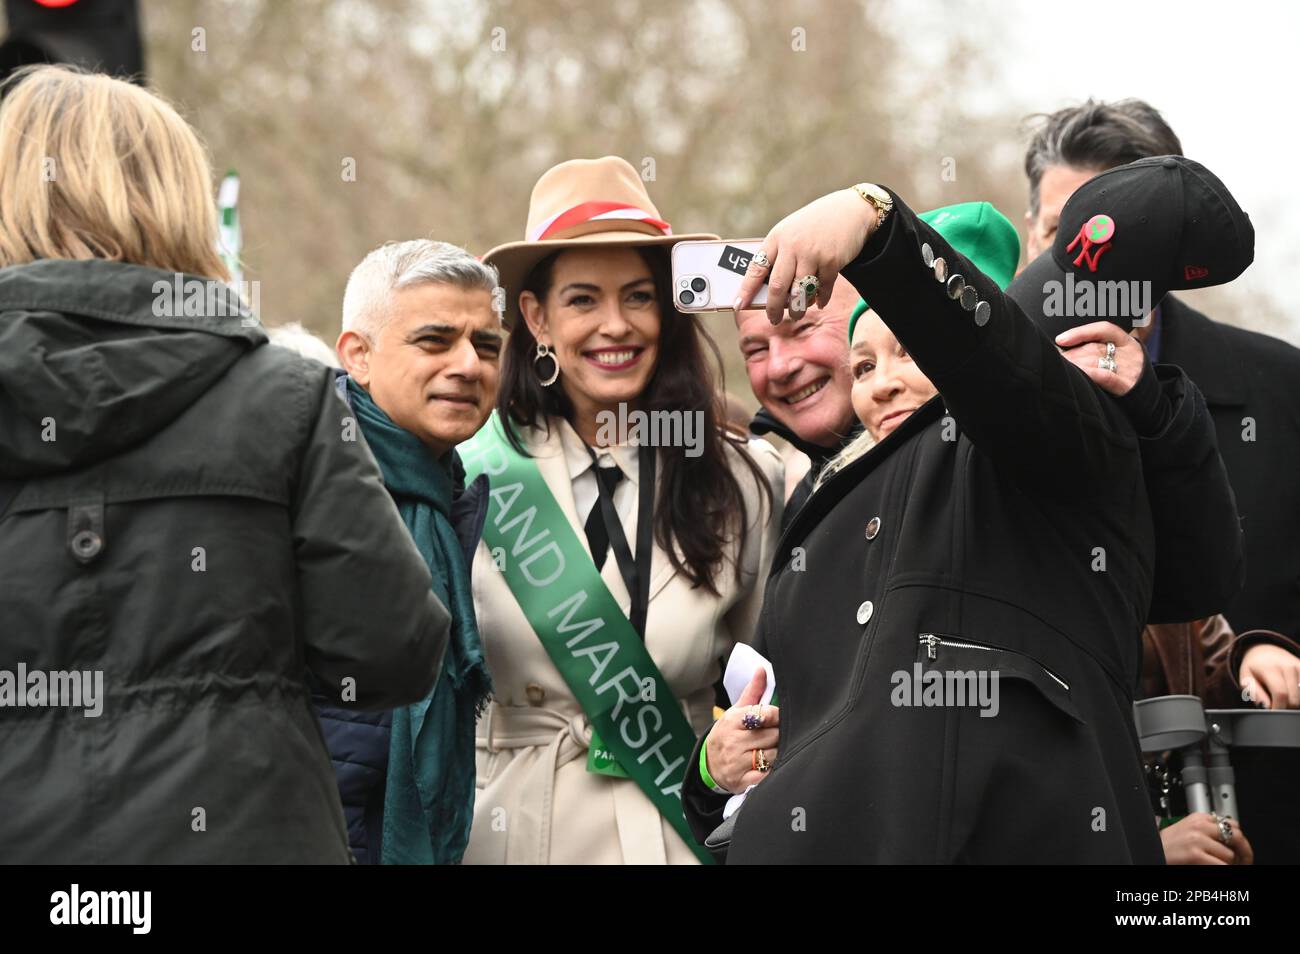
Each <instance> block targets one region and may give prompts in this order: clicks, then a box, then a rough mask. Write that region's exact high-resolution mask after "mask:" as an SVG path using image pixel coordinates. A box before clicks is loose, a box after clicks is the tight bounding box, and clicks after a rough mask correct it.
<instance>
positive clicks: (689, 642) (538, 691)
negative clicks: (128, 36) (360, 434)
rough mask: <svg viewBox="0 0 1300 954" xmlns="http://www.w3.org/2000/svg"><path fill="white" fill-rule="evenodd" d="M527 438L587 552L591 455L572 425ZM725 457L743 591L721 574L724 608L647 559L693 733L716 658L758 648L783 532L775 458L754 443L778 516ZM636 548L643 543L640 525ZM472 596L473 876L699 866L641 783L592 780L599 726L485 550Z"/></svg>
mask: <svg viewBox="0 0 1300 954" xmlns="http://www.w3.org/2000/svg"><path fill="white" fill-rule="evenodd" d="M523 438H524V442H525V446H526V447H527V448H528V450H529V451H530V453H532V454H533V455H534V457H535V458H536V460H537V466H538V469H539V471H540V472H541V475H542V477H543V479H544V480H545V481H546V484H547V486H548V487H549V488H550V490H551V493H552V494H554V495H555V499H556V501H557V502H558V503H559V505H560V507H561V508H562V509H563V510H564V511H565V513H566V514H567V515H568V518H569V521H570V523H571V524H572V526H573V527H574V529H575V530H576V532H577V535H578V538H579V539H580V540H581V541H582V544H583V546H584V547H586V545H587V538H586V535H585V534H584V532H583V530H582V525H581V523H580V522H579V520H578V517H577V511H576V508H575V506H574V502H573V485H572V478H571V477H570V463H569V461H570V460H571V459H572V456H573V455H575V454H576V455H578V459H579V460H580V459H581V455H585V453H586V451H585V450H583V446H582V442H581V438H579V437H578V435H577V434H576V432H574V430H573V429H572V427H571V426H570V425H569V424H568V423H567V422H565V421H558V422H553V423H552V427H551V429H550V434H549V437H548V436H547V435H546V433H545V431H544V430H542V429H540V428H539V429H533V430H525V431H524V432H523ZM729 452H730V453H732V454H733V455H734V456H735V460H734V472H735V474H736V475H737V478H738V480H739V482H740V486H741V488H742V490H743V492H744V495H745V504H746V513H747V515H748V517H749V524H750V525H749V533H748V535H747V542H746V545H745V548H744V552H743V553H740V554H739V560H740V564H741V567H742V577H741V580H740V581H739V582H738V581H737V580H736V578H735V575H734V573H732V572H731V568H730V567H727V568H725V569H724V570H723V571H722V572H721V573H720V574H719V577H718V581H717V582H718V588H719V589H720V590H721V596H720V597H719V596H712V595H710V594H709V593H707V592H706V591H704V590H702V589H693V588H692V587H691V586H690V584H689V583H688V582H687V581H686V580H685V579H684V578H683V577H682V576H680V575H679V574H677V573H675V572H674V571H673V568H672V565H671V564H670V563H669V561H668V556H667V554H666V553H664V552H663V551H662V550H661V549H660V548H659V546H658V544H657V543H656V545H655V547H654V552H653V556H652V559H651V571H650V573H651V575H650V602H649V606H648V612H647V618H646V647H647V649H648V650H649V652H650V656H651V658H653V659H654V661H655V664H656V665H657V666H658V667H659V669H660V671H661V672H662V673H663V675H664V679H665V680H666V681H667V683H668V685H669V686H670V687H672V690H673V693H674V695H675V696H676V697H677V698H678V700H679V703H680V704H681V706H682V707H683V710H684V711H685V712H686V713H687V716H688V718H689V719H690V720H691V723H692V724H693V725H694V727H695V730H696V732H697V733H702V732H704V731H706V730H707V729H708V728H709V726H710V725H712V722H713V716H712V708H713V683H714V682H715V681H716V680H717V678H718V674H719V669H718V659H719V657H722V658H724V659H725V657H727V656H728V655H729V654H730V653H731V648H732V646H733V645H734V644H735V643H736V642H737V641H739V642H748V641H749V640H750V639H751V638H752V637H753V633H754V627H755V625H756V624H757V622H758V611H759V606H760V603H761V601H762V596H763V583H764V581H765V580H766V578H767V569H768V567H769V565H770V564H771V561H772V556H773V550H774V548H775V546H776V542H777V539H778V537H779V533H780V524H781V501H782V499H783V498H782V493H781V492H782V490H783V489H784V488H783V479H784V478H783V465H782V462H781V458H780V456H779V455H778V454H777V452H776V451H775V450H774V449H773V448H772V446H771V445H770V444H768V443H767V442H765V441H761V440H753V441H751V442H750V443H749V445H748V453H749V454H750V455H751V456H752V457H753V459H754V460H755V461H756V462H757V463H758V465H759V468H760V470H761V471H762V472H763V474H764V476H765V477H766V480H767V483H768V485H769V486H770V488H771V490H772V500H773V505H772V506H769V504H768V503H767V501H766V499H765V498H764V496H763V494H762V493H761V491H760V490H759V488H758V486H757V484H756V481H755V480H754V478H753V475H752V474H751V473H750V471H749V469H748V468H747V467H745V466H744V465H743V463H742V462H741V461H740V459H739V453H740V452H739V451H729ZM566 454H567V455H569V456H566ZM611 454H612V455H613V456H614V458H615V460H616V462H617V463H618V464H619V466H620V467H622V468H623V470H624V472H625V473H627V474H629V475H631V474H634V473H635V461H636V453H635V448H634V447H614V448H612V449H611ZM660 473H662V471H660ZM627 536H628V539H629V540H632V539H635V538H636V516H635V513H633V514H632V516H631V519H630V522H629V525H628V527H627ZM734 549H735V548H733V551H732V553H731V554H730V559H731V560H733V561H734V560H735V559H736V556H737V554H736V553H735V552H734ZM601 577H602V579H603V580H604V582H605V585H606V586H607V587H608V588H609V591H610V593H611V595H612V596H613V597H614V598H615V599H616V600H617V601H618V604H619V606H620V607H622V609H623V612H624V613H626V612H627V611H628V606H629V602H630V601H629V598H628V594H627V590H626V588H625V587H624V585H623V580H622V577H621V576H620V575H619V571H618V564H617V561H616V560H614V559H613V557H612V556H611V557H610V558H609V559H607V560H606V561H605V564H604V567H603V568H602V571H601ZM473 585H474V607H475V611H476V612H477V614H478V624H479V631H480V633H481V635H482V638H483V645H484V649H485V652H486V654H487V663H488V668H489V670H490V671H491V673H492V681H493V686H494V695H493V701H492V704H491V705H490V706H489V707H488V709H487V711H486V712H485V713H484V715H483V717H482V718H481V719H480V720H479V723H478V740H477V757H478V792H477V798H476V802H475V806H474V824H473V828H472V829H471V831H470V840H469V847H468V849H467V850H466V852H465V859H464V861H465V864H502V863H509V864H515V863H522V864H619V863H625V864H695V863H698V862H697V860H696V857H695V855H694V854H693V853H692V852H691V850H690V849H689V848H688V847H687V846H686V844H685V843H684V842H683V841H682V839H681V837H680V836H679V835H678V834H677V831H676V830H675V829H674V828H673V827H672V826H671V825H670V824H669V823H668V822H667V821H665V820H664V819H663V818H662V817H661V816H660V814H659V811H658V810H657V809H656V808H655V806H654V804H653V803H652V802H651V801H650V799H648V798H647V797H646V796H645V795H644V794H642V792H641V790H640V789H639V788H638V787H637V784H636V782H634V781H632V780H631V779H624V778H614V777H611V776H607V775H598V774H594V773H591V772H588V771H587V747H588V741H589V739H590V737H591V727H590V725H589V724H588V722H587V719H586V717H585V716H584V715H583V713H582V710H581V708H580V707H579V705H578V702H577V700H576V699H575V698H574V696H573V694H572V693H571V692H570V691H569V689H568V687H567V686H566V685H565V683H564V678H563V677H562V676H561V675H560V672H559V670H558V669H556V668H555V665H554V664H553V663H552V662H551V659H550V657H549V656H548V655H547V653H546V650H545V648H543V646H542V644H541V642H540V641H539V640H538V638H537V636H536V634H535V633H534V632H533V631H532V628H531V627H530V626H529V625H528V622H527V620H526V619H525V618H524V615H523V612H522V611H521V610H520V609H519V605H518V603H517V602H516V601H515V598H514V596H513V595H512V594H511V592H510V589H509V588H508V587H507V586H506V583H505V579H504V578H503V577H502V575H501V573H500V572H499V571H498V570H497V569H496V568H495V567H494V566H493V563H492V556H491V554H490V552H489V550H488V547H487V544H486V543H480V544H479V548H478V551H477V553H476V554H475V556H474V568H473Z"/></svg>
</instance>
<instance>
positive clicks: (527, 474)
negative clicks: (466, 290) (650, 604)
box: [456, 413, 712, 864]
mask: <svg viewBox="0 0 1300 954" xmlns="http://www.w3.org/2000/svg"><path fill="white" fill-rule="evenodd" d="M456 450H457V453H459V454H460V457H461V460H462V462H463V463H464V465H465V479H466V482H468V481H471V480H473V479H474V478H475V477H477V476H478V475H479V474H481V473H486V474H487V475H488V477H489V479H490V480H491V486H492V489H491V492H490V494H489V498H490V499H489V501H488V511H487V522H486V524H485V525H484V528H483V539H484V541H486V543H487V545H488V548H489V549H490V550H492V551H493V555H494V557H496V556H500V557H501V559H498V560H496V562H497V565H498V566H501V567H502V569H501V574H502V576H504V577H505V580H506V584H507V585H508V586H509V587H510V592H511V593H513V594H514V597H515V599H516V600H517V601H518V603H519V608H520V609H521V610H523V613H524V616H525V617H527V619H528V622H529V624H530V625H531V626H532V627H533V631H534V632H535V633H536V634H537V637H538V639H540V640H541V641H542V646H543V647H545V649H546V652H547V654H548V655H549V656H550V657H551V661H552V662H554V663H555V667H556V668H557V669H559V671H560V674H561V675H562V676H563V677H564V681H565V683H566V684H567V685H568V687H569V689H570V691H572V692H573V695H574V697H575V698H576V699H577V700H578V704H579V705H581V706H582V711H583V712H584V713H586V715H587V720H588V721H589V722H590V723H591V726H592V729H593V731H594V732H595V733H596V734H597V735H599V737H600V738H601V740H602V741H603V742H604V745H605V747H606V748H607V749H609V750H610V751H611V752H613V754H614V755H615V757H616V758H617V759H618V763H619V765H621V766H622V767H623V769H624V770H625V771H626V772H627V774H628V775H629V776H631V778H632V780H633V781H635V782H636V783H637V785H639V786H640V788H641V791H643V792H645V794H646V795H647V796H648V797H649V799H650V801H652V802H653V803H654V805H655V807H656V808H658V809H659V812H660V814H662V815H663V816H664V818H666V819H668V821H669V823H670V824H672V826H673V828H675V829H676V830H677V833H678V834H679V835H681V836H682V840H683V841H684V842H686V845H687V846H688V847H689V848H690V849H691V850H692V851H694V852H695V855H696V857H698V858H699V859H700V860H701V861H702V862H704V863H705V864H712V858H711V857H710V855H709V853H708V852H707V851H706V850H705V849H704V848H703V847H701V846H700V845H698V844H696V842H695V838H694V837H693V836H692V835H691V831H690V829H689V828H688V827H687V825H686V818H685V816H684V815H683V814H682V803H681V790H682V779H683V777H684V776H685V774H686V770H687V768H688V767H689V766H688V764H687V763H688V762H689V760H690V755H691V751H692V750H693V749H694V748H695V742H696V738H695V730H694V729H693V728H692V727H691V724H690V722H689V721H688V720H687V718H686V715H685V714H684V713H683V712H682V709H681V706H679V705H678V704H677V700H676V699H675V698H674V696H673V692H672V689H670V688H669V687H668V683H667V682H666V681H665V680H664V677H663V674H662V673H660V672H659V667H658V666H656V665H655V664H654V660H652V659H651V658H650V654H649V653H648V652H646V648H645V644H644V643H643V642H642V641H641V639H640V637H638V636H637V634H636V630H635V629H633V628H632V624H631V623H629V622H628V619H627V617H626V616H624V615H623V611H622V610H621V609H619V606H618V602H617V601H616V600H615V599H614V597H613V596H612V595H611V594H610V592H609V589H608V588H607V587H606V586H605V582H604V580H602V579H601V578H600V574H599V573H597V572H596V567H595V565H594V564H593V563H592V562H591V557H590V556H588V555H587V551H586V550H585V549H584V548H583V546H582V543H581V541H580V540H579V539H578V535H577V533H575V532H574V530H573V526H572V524H570V523H569V521H568V519H567V518H566V517H565V515H564V511H563V510H561V509H560V505H559V504H558V503H556V501H555V498H554V496H552V494H551V491H550V489H549V488H548V487H547V486H546V481H545V480H544V479H543V478H542V475H541V472H540V471H538V469H537V464H536V462H535V461H533V459H532V458H530V457H525V456H524V455H522V454H520V453H518V452H517V451H516V450H515V449H514V448H513V447H511V446H510V443H509V442H508V441H507V440H506V437H505V434H504V432H503V430H502V422H501V420H500V418H499V416H498V415H497V414H496V413H493V415H492V417H491V419H490V420H489V421H488V423H487V424H486V425H485V426H484V427H483V428H482V429H481V430H480V431H479V432H478V434H477V435H475V437H474V438H473V440H471V441H469V442H467V443H465V444H461V445H460V446H459V447H457V449H456Z"/></svg>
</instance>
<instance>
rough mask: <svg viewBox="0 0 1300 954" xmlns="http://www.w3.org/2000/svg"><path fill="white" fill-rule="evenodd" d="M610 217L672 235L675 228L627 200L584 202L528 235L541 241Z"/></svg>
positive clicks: (557, 215) (561, 213)
mask: <svg viewBox="0 0 1300 954" xmlns="http://www.w3.org/2000/svg"><path fill="white" fill-rule="evenodd" d="M610 219H627V220H630V221H635V222H645V223H646V224H647V225H652V226H654V227H655V228H657V229H658V230H659V231H661V232H663V234H664V235H672V234H673V230H672V226H670V225H669V224H668V223H667V222H665V221H663V220H662V219H657V218H655V217H654V216H653V215H651V214H650V213H649V212H646V211H645V210H644V209H638V208H637V207H636V206H634V205H628V204H627V203H625V202H583V203H582V204H581V205H575V206H574V207H573V208H571V209H565V210H564V211H563V212H557V213H556V214H555V215H553V216H551V217H550V218H549V219H547V220H546V221H544V222H542V223H540V224H539V225H538V226H537V227H536V228H535V229H533V231H532V234H530V235H529V236H528V241H530V242H541V241H544V240H545V239H549V238H553V237H554V236H556V235H557V234H558V233H560V232H563V231H565V230H566V229H571V228H573V227H574V226H575V225H581V224H582V223H584V222H596V221H605V220H610Z"/></svg>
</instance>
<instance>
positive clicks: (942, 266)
mask: <svg viewBox="0 0 1300 954" xmlns="http://www.w3.org/2000/svg"><path fill="white" fill-rule="evenodd" d="M934 278H935V281H939V282H944V281H947V280H948V263H947V262H945V261H944V260H943V259H942V258H936V259H935V260H934Z"/></svg>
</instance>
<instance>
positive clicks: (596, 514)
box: [583, 464, 623, 570]
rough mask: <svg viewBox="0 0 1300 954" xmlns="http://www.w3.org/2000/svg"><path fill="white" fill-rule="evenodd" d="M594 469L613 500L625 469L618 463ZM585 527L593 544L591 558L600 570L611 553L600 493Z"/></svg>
mask: <svg viewBox="0 0 1300 954" xmlns="http://www.w3.org/2000/svg"><path fill="white" fill-rule="evenodd" d="M593 469H594V470H595V471H596V479H597V480H599V481H600V482H601V484H602V485H603V486H604V488H605V490H606V491H608V492H609V496H610V499H611V500H612V499H613V498H614V488H615V487H617V486H618V482H619V481H620V480H622V479H623V471H621V470H619V468H618V465H617V464H614V465H613V466H611V467H600V466H596V467H594V468H593ZM583 529H584V530H586V531H587V543H588V544H589V545H590V546H591V560H592V562H593V563H595V564H596V569H597V570H599V569H600V568H601V567H603V566H604V565H605V557H606V556H608V555H609V533H608V532H607V531H606V530H605V519H604V517H603V516H602V515H601V512H600V496H599V495H597V497H596V502H595V504H593V505H592V508H591V513H589V514H588V515H587V523H586V525H585V526H584V528H583Z"/></svg>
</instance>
